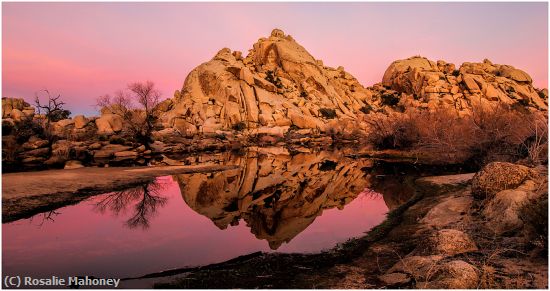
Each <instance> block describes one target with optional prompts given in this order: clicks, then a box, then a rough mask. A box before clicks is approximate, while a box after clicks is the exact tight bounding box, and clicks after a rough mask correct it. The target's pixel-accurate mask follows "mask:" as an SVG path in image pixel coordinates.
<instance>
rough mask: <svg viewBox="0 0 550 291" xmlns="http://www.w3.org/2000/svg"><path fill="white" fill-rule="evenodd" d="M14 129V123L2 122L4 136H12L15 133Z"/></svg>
mask: <svg viewBox="0 0 550 291" xmlns="http://www.w3.org/2000/svg"><path fill="white" fill-rule="evenodd" d="M13 127H14V124H13V123H11V122H8V121H5V120H2V136H5V135H10V134H11V133H12V132H13Z"/></svg>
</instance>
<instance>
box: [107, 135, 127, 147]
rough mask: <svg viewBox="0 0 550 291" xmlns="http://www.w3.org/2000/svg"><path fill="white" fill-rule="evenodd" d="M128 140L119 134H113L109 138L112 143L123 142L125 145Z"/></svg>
mask: <svg viewBox="0 0 550 291" xmlns="http://www.w3.org/2000/svg"><path fill="white" fill-rule="evenodd" d="M125 142H126V140H125V139H124V138H122V137H120V136H118V135H113V136H111V137H110V138H109V143H110V144H121V145H123V144H124V143H125Z"/></svg>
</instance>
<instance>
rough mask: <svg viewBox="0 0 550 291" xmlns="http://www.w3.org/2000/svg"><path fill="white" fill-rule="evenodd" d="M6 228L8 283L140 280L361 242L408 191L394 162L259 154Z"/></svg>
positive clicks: (334, 154)
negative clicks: (13, 279)
mask: <svg viewBox="0 0 550 291" xmlns="http://www.w3.org/2000/svg"><path fill="white" fill-rule="evenodd" d="M182 161H184V162H185V163H186V164H207V163H220V164H228V165H230V164H233V165H238V166H239V168H237V169H234V170H229V171H223V172H217V173H208V174H204V173H201V174H185V175H174V176H165V177H158V178H157V179H156V180H154V181H151V182H150V183H146V184H144V185H141V186H138V187H135V188H130V189H126V190H124V191H118V192H111V193H105V194H101V195H97V196H93V197H90V198H88V199H86V200H84V201H82V202H80V203H79V204H76V205H71V206H66V207H63V208H59V209H57V210H55V211H50V212H47V213H42V214H38V215H36V216H34V217H32V218H30V219H22V220H18V221H15V222H12V223H7V224H3V225H2V230H3V236H2V237H3V238H2V240H3V241H2V244H3V253H2V254H3V261H2V266H3V271H4V275H19V274H25V275H28V276H34V277H49V276H54V275H55V276H60V277H67V276H86V275H87V276H95V277H98V278H124V277H136V276H141V275H145V274H149V273H153V272H159V271H164V270H168V269H173V268H181V267H185V266H199V265H206V264H211V263H217V262H223V261H226V260H229V259H232V258H235V257H237V256H241V255H245V254H249V253H252V252H256V251H265V252H286V253H292V252H299V253H311V252H319V251H322V250H325V249H330V248H332V247H334V246H336V245H337V244H338V243H342V242H345V241H346V240H348V239H350V238H353V237H359V236H362V235H363V234H364V233H365V232H366V231H368V230H369V229H371V228H372V227H374V226H376V225H378V224H379V223H381V222H382V221H383V220H384V218H385V214H386V213H387V212H388V210H389V209H392V208H394V207H397V206H398V205H400V204H401V203H403V202H405V201H406V200H408V199H409V198H410V197H411V195H412V190H411V189H410V187H407V185H406V183H405V182H404V181H405V178H406V177H410V176H411V174H410V173H405V172H402V171H401V170H398V171H396V170H395V169H400V168H399V167H397V168H396V167H395V166H391V165H390V166H388V165H387V164H385V163H380V162H377V161H374V160H370V159H352V158H348V157H347V156H346V154H345V153H344V152H343V151H331V152H328V151H327V152H315V153H308V152H304V153H293V154H290V153H288V152H287V151H286V150H281V149H256V150H251V151H248V152H246V153H243V154H238V155H235V154H230V153H225V154H219V155H207V156H206V155H202V156H195V157H189V158H186V159H182Z"/></svg>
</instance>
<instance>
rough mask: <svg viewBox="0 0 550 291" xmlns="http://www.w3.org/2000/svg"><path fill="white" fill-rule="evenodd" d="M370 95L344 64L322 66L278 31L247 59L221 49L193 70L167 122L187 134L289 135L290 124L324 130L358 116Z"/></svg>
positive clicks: (287, 36)
mask: <svg viewBox="0 0 550 291" xmlns="http://www.w3.org/2000/svg"><path fill="white" fill-rule="evenodd" d="M370 97H371V94H370V91H369V90H367V89H365V88H364V87H363V86H361V84H359V82H358V81H357V79H355V78H354V77H353V76H352V75H350V74H349V73H347V72H345V71H344V69H343V68H342V67H339V68H337V69H334V68H330V67H326V66H324V65H323V63H322V61H320V60H317V59H315V58H314V57H313V56H312V55H310V54H309V53H308V52H307V51H306V50H305V49H304V48H303V47H302V46H301V45H299V44H298V43H297V42H296V41H295V40H294V39H293V38H292V37H291V36H290V35H285V34H284V33H283V32H282V31H281V30H278V29H275V30H273V31H272V33H271V36H270V37H269V38H261V39H259V40H258V42H257V43H255V44H254V45H253V48H252V49H251V50H250V51H249V53H248V55H247V56H246V57H245V58H243V56H242V53H241V52H238V51H235V52H231V50H229V49H227V48H224V49H222V50H220V51H219V52H218V53H217V54H216V56H214V58H213V59H212V60H210V61H208V62H206V63H203V64H201V65H200V66H198V67H197V68H195V69H194V70H193V71H191V73H190V74H189V75H188V76H187V78H186V80H185V83H184V85H183V88H182V89H181V91H176V93H175V97H174V100H173V104H170V105H171V106H170V105H169V106H167V107H169V108H170V107H171V108H170V109H169V110H168V113H167V115H166V116H165V122H166V123H167V124H169V125H170V126H173V127H175V128H177V129H178V130H179V131H180V132H182V133H184V134H193V133H195V132H202V133H214V132H216V131H217V130H231V129H239V130H242V129H248V130H251V131H252V132H258V133H262V132H273V128H276V129H279V132H286V131H288V129H289V128H290V127H291V126H294V127H296V128H300V129H312V130H316V131H324V130H325V129H326V124H329V123H331V121H333V123H334V122H335V121H336V120H333V119H338V120H342V119H355V118H356V114H357V113H358V112H360V109H361V108H363V107H365V105H366V104H368V103H369V102H370Z"/></svg>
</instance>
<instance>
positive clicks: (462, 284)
mask: <svg viewBox="0 0 550 291" xmlns="http://www.w3.org/2000/svg"><path fill="white" fill-rule="evenodd" d="M434 269H435V272H434V274H433V275H432V276H430V278H429V281H428V282H426V283H420V284H419V286H418V287H420V288H422V289H476V288H478V281H479V276H478V274H477V271H476V268H475V267H474V266H472V265H470V264H468V263H466V262H464V261H462V260H455V261H450V262H447V263H444V264H443V265H440V266H436V268H434Z"/></svg>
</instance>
